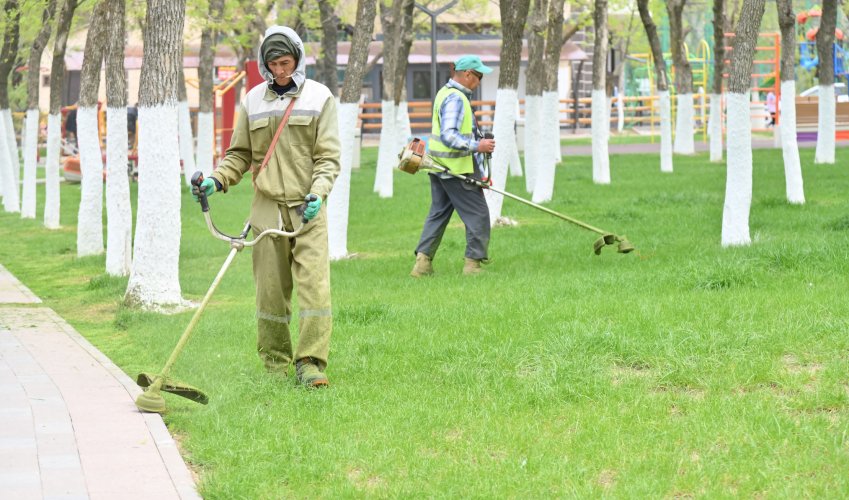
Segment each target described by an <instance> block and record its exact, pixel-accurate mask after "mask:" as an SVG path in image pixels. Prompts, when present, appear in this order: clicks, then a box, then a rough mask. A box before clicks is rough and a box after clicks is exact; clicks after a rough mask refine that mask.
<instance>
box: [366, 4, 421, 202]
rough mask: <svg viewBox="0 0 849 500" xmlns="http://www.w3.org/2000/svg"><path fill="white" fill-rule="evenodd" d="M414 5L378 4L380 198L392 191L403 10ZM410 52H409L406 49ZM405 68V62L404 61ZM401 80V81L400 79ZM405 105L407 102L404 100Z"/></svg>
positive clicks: (397, 141)
mask: <svg viewBox="0 0 849 500" xmlns="http://www.w3.org/2000/svg"><path fill="white" fill-rule="evenodd" d="M412 7H413V2H412V0H399V1H397V2H390V3H389V4H387V3H386V0H381V3H380V22H381V26H382V27H383V72H382V76H383V78H382V82H383V94H382V96H381V101H380V111H381V118H380V141H379V143H378V146H377V148H378V150H377V171H376V173H375V177H374V191H375V192H376V193H377V194H378V195H379V196H380V197H381V198H391V197H392V193H393V179H392V178H393V172H394V170H395V165H397V163H398V145H399V144H400V143H401V142H402V141H403V139H400V138H399V135H400V134H399V132H400V130H399V129H400V127H399V126H398V123H399V114H398V108H399V105H401V104H402V103H401V102H400V100H396V91H397V92H398V93H399V94H398V95H400V91H401V90H400V88H397V86H398V83H399V78H398V76H399V75H398V68H399V66H400V65H401V54H402V52H403V50H404V47H403V45H404V40H403V37H404V36H405V35H407V34H409V33H404V26H405V20H404V18H405V12H407V10H408V9H409V10H411V9H412ZM408 53H409V52H408ZM404 66H405V67H406V63H404ZM401 81H403V80H401ZM403 105H404V106H406V102H404V103H403Z"/></svg>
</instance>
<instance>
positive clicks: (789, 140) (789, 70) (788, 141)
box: [775, 0, 805, 205]
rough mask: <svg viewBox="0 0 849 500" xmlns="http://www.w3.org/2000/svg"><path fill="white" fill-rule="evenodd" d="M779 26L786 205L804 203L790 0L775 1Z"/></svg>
mask: <svg viewBox="0 0 849 500" xmlns="http://www.w3.org/2000/svg"><path fill="white" fill-rule="evenodd" d="M775 6H776V8H777V9H778V24H779V26H780V27H781V102H780V103H779V107H778V109H779V110H780V111H781V114H780V115H779V117H778V127H779V130H780V132H781V149H782V151H783V153H784V178H785V184H786V188H787V189H786V190H787V201H788V202H790V203H793V204H799V205H801V204H803V203H805V189H804V186H803V183H802V165H801V162H800V161H799V145H798V143H797V142H796V16H795V15H794V14H793V2H792V1H791V0H776V4H775Z"/></svg>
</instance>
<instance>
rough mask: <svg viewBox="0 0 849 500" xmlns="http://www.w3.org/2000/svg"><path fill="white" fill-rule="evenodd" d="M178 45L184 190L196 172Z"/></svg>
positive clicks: (190, 116) (178, 88)
mask: <svg viewBox="0 0 849 500" xmlns="http://www.w3.org/2000/svg"><path fill="white" fill-rule="evenodd" d="M182 48H183V47H182V44H181V45H180V76H181V78H179V79H178V80H177V114H178V116H179V123H178V124H177V126H178V127H179V135H180V138H179V142H180V160H181V161H182V162H183V177H184V178H185V181H186V188H191V185H192V174H194V173H195V171H196V170H197V166H196V165H195V137H194V133H193V132H192V115H191V112H190V111H189V100H188V97H186V76H185V72H184V71H185V70H184V69H183V51H182Z"/></svg>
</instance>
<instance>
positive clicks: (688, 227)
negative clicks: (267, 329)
mask: <svg viewBox="0 0 849 500" xmlns="http://www.w3.org/2000/svg"><path fill="white" fill-rule="evenodd" d="M813 154H814V150H813V149H810V148H809V149H802V150H801V155H802V163H803V165H805V168H804V175H805V191H806V196H807V200H808V201H807V204H805V205H804V206H790V205H788V204H787V203H786V202H785V196H784V173H783V163H782V160H781V151H780V150H756V151H755V152H754V161H755V165H754V201H753V204H752V213H751V234H752V237H753V239H754V243H753V245H752V246H750V247H746V248H731V249H722V248H721V246H720V229H721V219H722V206H723V200H724V192H725V165H724V164H719V165H717V164H711V163H708V161H707V156H706V154H702V155H698V156H693V157H676V159H675V173H674V174H661V173H660V171H659V159H658V157H657V156H656V155H643V156H633V155H632V156H616V155H614V156H612V157H611V162H610V163H611V172H612V179H613V183H612V184H611V185H609V186H597V185H594V184H593V183H592V180H591V171H592V168H591V159H590V158H589V157H567V158H565V162H564V164H563V165H561V167H560V168H559V169H558V173H557V175H558V178H557V185H556V188H555V201H553V202H552V203H550V204H549V205H548V206H550V207H551V208H552V209H554V210H557V211H560V212H563V213H566V214H568V215H570V216H573V217H576V218H578V219H581V220H584V221H586V222H588V223H590V224H592V225H595V226H598V227H601V228H604V229H608V230H610V231H612V232H616V233H619V234H626V235H627V236H628V237H629V239H630V240H631V242H633V243H634V245H636V246H637V249H638V250H637V252H635V253H633V254H630V255H619V254H616V253H615V252H613V251H612V250H611V249H609V248H608V249H605V251H604V252H603V253H602V255H601V256H595V255H593V253H592V243H593V241H594V240H595V238H596V236H595V235H594V234H593V233H590V232H587V231H584V230H582V229H579V228H577V227H575V226H572V225H570V224H568V223H566V222H563V221H561V220H560V219H557V218H554V217H551V216H549V215H547V214H545V213H543V212H540V211H537V210H534V209H532V208H530V207H527V206H524V205H521V204H519V203H516V202H513V201H511V200H506V201H505V205H504V208H505V209H504V213H505V215H508V216H511V217H513V218H515V219H517V220H518V221H519V222H520V225H519V226H518V227H511V228H496V229H494V231H493V237H492V243H491V246H490V251H491V257H492V263H491V264H490V265H489V266H488V267H487V268H486V271H487V272H486V274H485V275H482V276H477V277H470V278H466V277H463V276H461V275H460V270H461V268H462V264H463V248H464V235H463V228H462V225H461V224H460V222H459V219H456V218H455V220H454V221H453V222H452V223H451V225H450V226H449V229H448V231H447V233H446V236H445V239H444V240H443V243H442V246H441V248H440V251H439V253H438V254H437V258H436V260H435V263H434V264H435V268H436V271H437V274H436V275H435V276H434V277H432V278H429V279H421V280H415V279H412V278H410V277H409V276H408V273H409V271H410V269H411V267H412V265H413V253H412V252H413V249H414V247H415V245H416V242H417V239H418V236H419V231H420V230H421V225H422V222H423V220H424V217H425V214H426V212H427V208H428V205H429V188H428V182H427V179H426V178H425V176H424V175H423V174H419V175H417V176H410V175H407V174H404V173H401V172H396V174H395V197H394V198H392V199H379V198H378V197H377V196H376V195H375V194H373V193H372V184H373V179H374V163H375V158H376V150H375V149H368V150H365V151H364V153H363V158H364V166H363V168H362V169H360V170H357V171H355V172H354V174H353V188H352V194H351V199H352V207H351V220H350V228H349V245H348V247H349V250H350V251H352V252H356V253H357V258H354V259H350V260H345V261H340V262H335V263H333V264H332V280H333V304H334V307H333V309H334V319H335V321H334V323H335V324H334V334H333V347H332V351H331V359H330V366H329V370H328V374H329V377H330V381H331V384H332V386H331V388H330V389H329V390H322V391H317V392H312V391H306V390H302V389H300V388H298V387H297V386H296V385H295V383H294V382H293V381H291V380H289V381H281V380H277V379H272V378H271V377H269V376H267V375H265V374H264V372H263V369H262V367H261V363H260V361H259V359H258V357H257V356H256V354H255V325H254V309H253V300H254V298H253V281H252V276H251V271H250V269H251V263H250V261H251V259H250V256H249V255H248V253H249V250H247V251H245V252H244V254H243V255H240V256H239V257H238V258H237V259H236V261H235V262H234V264H233V266H232V267H231V269H230V271H229V272H228V274H227V276H226V277H225V279H224V281H223V283H222V284H221V286H220V288H219V291H218V292H217V294H216V296H215V297H214V298H213V300H212V302H211V304H210V307H209V308H208V311H207V313H206V314H205V315H204V317H203V318H202V320H201V322H200V325H199V329H198V330H197V331H196V332H195V336H194V338H193V339H192V340H191V342H190V343H189V345H188V346H187V348H186V350H185V351H184V352H183V355H182V357H181V358H180V359H179V361H178V362H177V364H176V366H175V368H174V375H175V376H177V377H178V378H181V379H183V380H185V381H187V382H189V383H191V384H193V385H196V386H198V387H201V388H203V389H205V390H206V391H207V392H208V394H209V395H210V397H211V401H210V404H209V405H208V406H198V405H195V404H194V403H191V402H188V401H185V400H182V399H180V398H177V397H173V396H166V398H168V405H169V408H170V412H169V413H168V414H167V415H166V417H165V418H166V422H167V423H168V425H169V427H170V429H171V431H172V432H173V433H175V434H177V435H179V436H180V439H181V442H182V446H183V451H184V453H185V456H186V458H187V460H188V461H189V462H190V464H191V465H192V467H193V468H194V469H195V470H196V471H197V472H198V473H199V474H200V490H201V493H202V494H203V495H204V497H206V498H221V499H231V498H283V497H306V496H309V497H325V498H326V497H362V496H377V497H479V498H489V497H520V496H524V497H528V498H535V497H536V498H540V497H542V498H545V497H564V496H592V497H597V496H601V495H605V496H614V497H628V498H632V497H637V498H639V497H649V498H651V497H660V496H667V497H671V496H696V495H697V496H705V497H727V496H735V497H736V496H744V497H749V496H762V495H768V496H771V497H797V496H806V497H829V496H841V495H842V494H840V493H839V492H840V491H843V492H844V493H845V492H846V491H849V475H847V473H846V471H847V470H849V433H848V431H849V312H847V311H848V310H849V307H847V306H849V300H847V293H846V290H847V278H846V276H847V275H849V212H847V201H846V200H847V194H846V193H847V192H849V176H847V172H846V168H845V166H846V165H849V149H839V150H838V153H837V165H832V166H823V165H814V164H813ZM523 185H524V183H523V181H522V180H521V179H515V178H511V179H509V181H508V186H507V189H508V190H509V191H511V192H514V193H516V194H520V195H523V194H524V193H523V189H522V186H523ZM39 189H40V191H39V202H40V205H39V211H38V213H39V217H40V216H41V213H42V210H41V204H43V194H44V193H43V186H39ZM250 192H251V189H250V184H249V183H248V182H245V183H243V184H242V185H240V186H238V187H237V188H235V189H234V190H233V191H231V193H230V194H227V195H220V194H219V195H216V196H214V197H213V198H212V199H211V206H212V213H213V217H214V218H215V220H216V224H217V225H218V226H219V227H220V228H222V229H224V230H225V231H229V232H233V233H235V232H238V230H239V229H240V228H241V223H242V221H243V220H244V218H245V217H246V215H247V213H248V210H249V198H250ZM79 197H80V189H79V186H78V185H63V186H62V210H63V212H62V223H63V224H64V228H63V229H61V230H58V231H52V232H51V231H47V230H45V229H43V228H42V227H41V224H40V220H39V221H22V220H21V219H20V218H19V217H18V216H17V215H11V214H5V213H4V214H0V241H2V244H0V263H2V264H3V265H4V266H6V267H7V268H8V269H9V270H10V271H11V272H12V273H14V274H15V275H16V276H17V277H18V278H20V279H21V281H23V283H24V284H26V285H27V286H29V287H30V288H31V289H32V290H33V291H34V292H35V293H36V294H37V295H39V296H41V297H42V298H43V299H44V300H45V303H46V305H47V306H49V307H52V308H53V309H55V310H56V311H57V312H58V313H59V314H60V315H62V316H63V317H65V318H66V319H67V320H68V321H69V322H70V323H71V324H72V325H73V326H74V327H75V328H76V329H78V330H79V331H80V332H81V333H82V334H83V335H85V336H86V337H87V338H88V339H89V340H90V341H91V342H92V343H94V344H95V345H96V346H97V347H98V348H99V349H101V350H102V351H103V352H104V353H105V354H106V355H107V356H109V357H110V358H111V359H112V360H114V361H115V362H116V363H117V364H118V365H119V366H121V367H122V368H123V369H124V370H125V371H126V372H127V373H128V374H130V375H131V376H133V377H134V376H135V375H136V374H137V373H138V372H139V371H142V370H146V371H155V370H158V369H159V368H160V367H161V366H162V364H163V363H164V361H165V359H166V358H167V356H168V354H169V353H170V351H171V349H172V348H173V347H174V345H175V343H176V340H177V338H178V337H179V336H180V334H181V333H182V330H183V328H184V327H185V325H186V324H187V323H188V321H189V318H190V316H191V312H187V313H183V314H179V315H174V316H161V315H158V314H152V313H144V312H139V311H136V310H131V309H126V308H124V307H122V306H121V297H122V294H123V292H124V289H125V287H126V282H127V280H126V278H124V279H116V278H110V277H107V276H106V275H105V274H104V273H103V269H104V258H103V257H89V258H84V259H78V258H76V257H75V241H76V240H75V237H76V236H75V232H74V231H75V225H74V224H75V220H76V206H77V204H78V202H79ZM133 197H134V198H135V194H134V195H133ZM181 215H182V221H183V224H182V228H183V229H182V230H183V233H182V253H181V263H180V271H181V285H182V290H183V294H184V296H185V297H187V298H190V299H194V300H199V299H200V298H201V297H202V295H203V294H204V292H205V291H206V289H207V287H208V286H209V284H210V282H211V281H212V279H213V277H214V276H215V274H216V272H217V271H218V269H219V268H220V266H221V264H222V263H223V261H224V258H225V256H226V254H227V252H228V247H227V246H226V244H224V243H222V242H219V241H217V240H213V239H212V237H211V236H210V235H209V234H208V232H207V230H206V227H205V225H204V222H203V218H202V217H201V213H200V210H199V208H198V207H197V205H196V204H195V203H193V202H192V201H191V197H190V196H189V194H188V193H187V192H186V193H184V195H183V207H182V214H181Z"/></svg>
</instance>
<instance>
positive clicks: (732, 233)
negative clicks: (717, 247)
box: [722, 92, 752, 247]
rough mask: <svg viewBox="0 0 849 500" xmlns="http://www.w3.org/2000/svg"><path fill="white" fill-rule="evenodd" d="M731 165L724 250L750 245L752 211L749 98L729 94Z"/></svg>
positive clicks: (723, 219) (729, 149)
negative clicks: (725, 248)
mask: <svg viewBox="0 0 849 500" xmlns="http://www.w3.org/2000/svg"><path fill="white" fill-rule="evenodd" d="M727 102H728V106H727V109H728V163H727V167H726V170H727V178H726V181H725V206H724V207H723V210H722V246H724V247H729V246H743V245H749V244H751V242H752V240H751V238H750V236H749V211H750V209H751V206H752V127H751V123H750V120H749V94H748V92H747V93H745V94H735V93H729V94H728V95H727Z"/></svg>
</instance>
